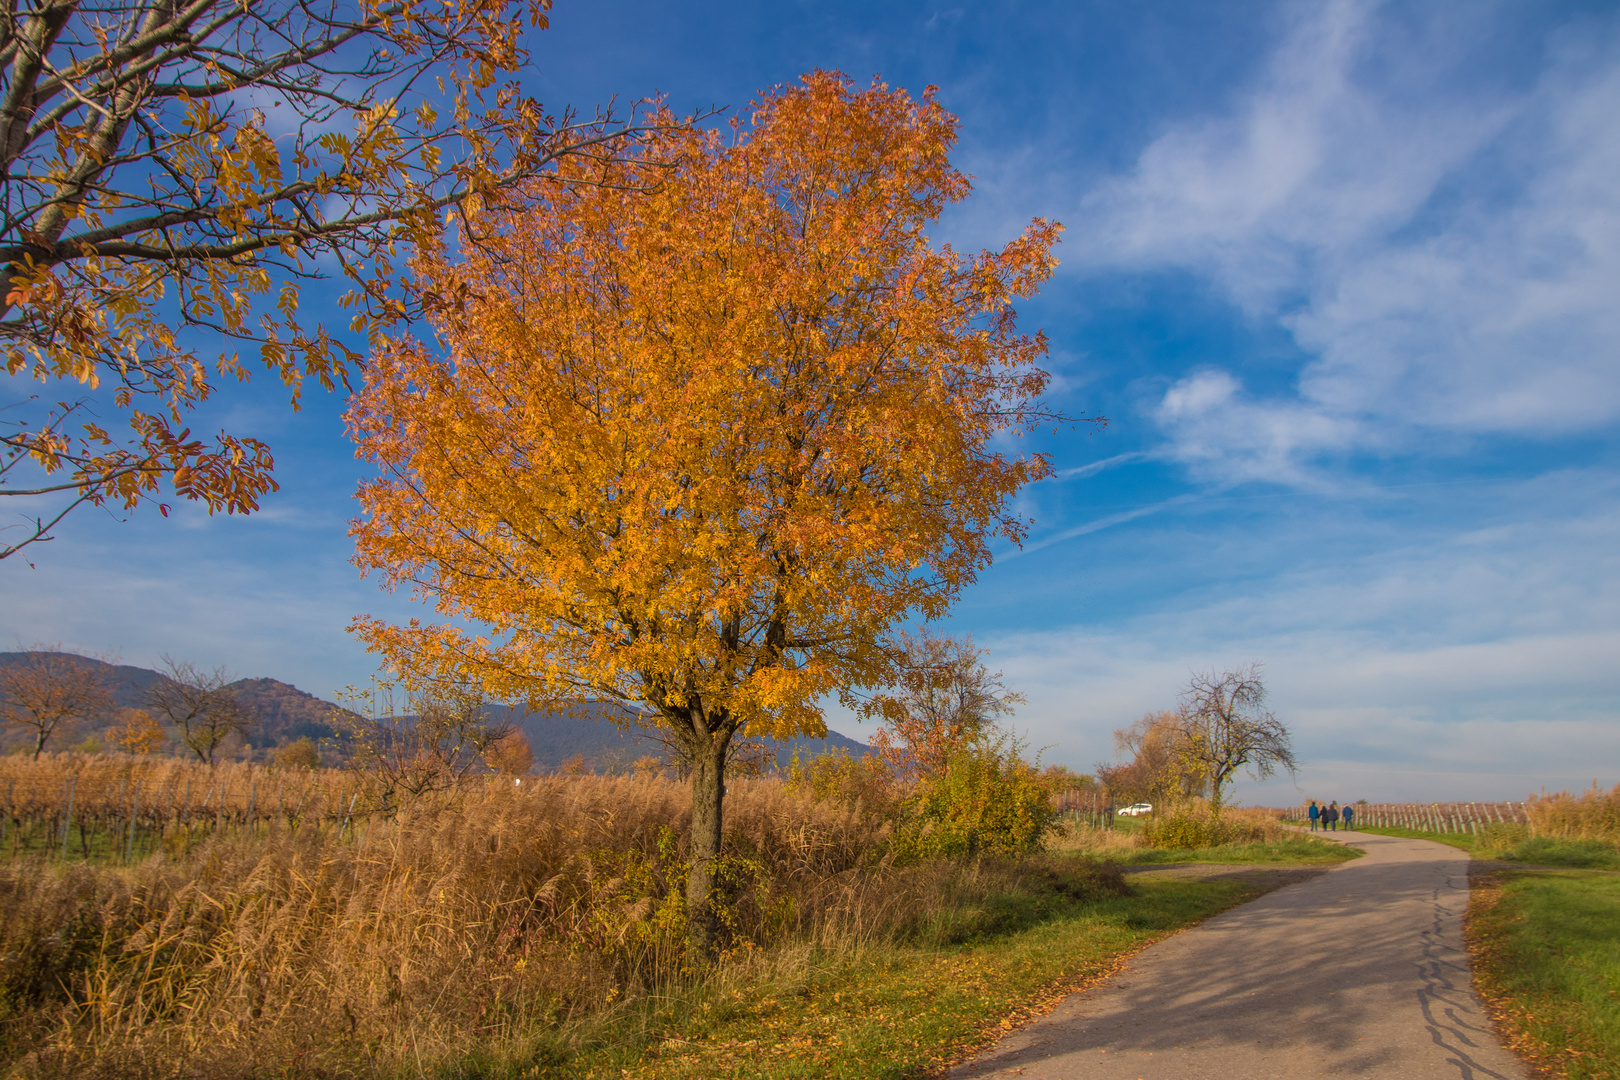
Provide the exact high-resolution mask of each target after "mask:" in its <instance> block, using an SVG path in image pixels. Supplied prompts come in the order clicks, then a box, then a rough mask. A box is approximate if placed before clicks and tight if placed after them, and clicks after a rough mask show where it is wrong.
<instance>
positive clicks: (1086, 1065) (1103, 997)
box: [950, 833, 1527, 1080]
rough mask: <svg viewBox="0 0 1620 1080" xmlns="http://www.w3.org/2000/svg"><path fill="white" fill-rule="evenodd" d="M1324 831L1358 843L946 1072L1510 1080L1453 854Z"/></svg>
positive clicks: (1423, 844) (1238, 1079)
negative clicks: (1467, 933)
mask: <svg viewBox="0 0 1620 1080" xmlns="http://www.w3.org/2000/svg"><path fill="white" fill-rule="evenodd" d="M1338 838H1339V839H1343V840H1346V841H1348V842H1350V843H1353V844H1355V845H1356V846H1358V847H1362V848H1365V849H1366V852H1367V854H1366V855H1365V856H1363V857H1362V858H1360V859H1356V860H1354V861H1352V862H1348V863H1344V864H1342V865H1340V866H1338V867H1335V868H1334V869H1333V870H1331V871H1329V872H1328V873H1325V874H1321V875H1319V876H1317V877H1314V878H1312V879H1311V880H1309V881H1304V882H1300V883H1299V884H1296V885H1289V886H1287V887H1286V888H1282V889H1279V890H1277V891H1276V892H1273V893H1268V894H1267V895H1265V896H1263V897H1261V898H1260V899H1258V900H1256V901H1254V902H1253V903H1250V904H1244V905H1243V906H1242V907H1237V908H1233V909H1232V910H1231V911H1228V912H1226V913H1225V914H1223V915H1218V916H1216V917H1215V918H1213V919H1210V920H1209V921H1208V922H1206V923H1204V924H1203V925H1201V926H1197V927H1194V928H1193V929H1191V930H1188V931H1186V932H1184V933H1180V934H1177V935H1175V936H1174V937H1171V938H1169V939H1167V940H1165V941H1163V942H1160V943H1159V944H1158V945H1155V946H1153V947H1152V948H1150V949H1146V950H1144V951H1142V952H1141V953H1139V954H1137V956H1136V957H1135V958H1134V959H1133V960H1132V961H1131V964H1130V966H1129V967H1128V968H1127V969H1126V970H1125V971H1124V972H1123V973H1121V974H1120V975H1117V976H1115V977H1114V978H1112V979H1110V980H1108V981H1107V982H1105V983H1102V984H1100V985H1098V986H1096V987H1094V988H1092V989H1090V990H1087V991H1086V992H1084V993H1081V994H1076V995H1074V996H1073V997H1071V998H1069V999H1067V1000H1066V1001H1064V1002H1063V1003H1062V1004H1061V1005H1059V1006H1058V1007H1057V1009H1056V1010H1054V1011H1053V1012H1052V1014H1051V1015H1049V1016H1047V1017H1045V1018H1043V1019H1041V1020H1038V1021H1036V1022H1035V1023H1033V1024H1031V1025H1030V1026H1028V1027H1026V1028H1024V1029H1022V1030H1021V1031H1017V1032H1014V1033H1013V1034H1012V1035H1009V1036H1008V1037H1007V1038H1005V1039H1003V1040H1002V1041H1001V1042H1000V1043H998V1044H997V1045H995V1046H993V1047H991V1048H990V1049H989V1050H986V1051H984V1052H983V1053H981V1054H980V1055H979V1056H978V1057H976V1058H974V1059H972V1060H970V1061H968V1062H966V1063H964V1064H962V1065H959V1066H958V1067H957V1068H956V1069H954V1070H952V1072H951V1074H950V1075H951V1076H952V1077H953V1078H967V1077H975V1078H978V1077H991V1076H995V1077H1007V1076H1021V1077H1027V1078H1029V1080H1036V1078H1049V1080H1139V1078H1140V1080H1201V1078H1209V1080H1299V1078H1303V1077H1314V1076H1377V1077H1400V1078H1402V1080H1483V1078H1486V1077H1495V1078H1500V1080H1525V1077H1526V1076H1527V1074H1526V1072H1525V1071H1524V1067H1523V1066H1522V1065H1520V1064H1519V1062H1518V1060H1517V1059H1516V1058H1514V1057H1513V1056H1512V1055H1511V1054H1510V1053H1508V1052H1507V1051H1506V1050H1504V1049H1503V1048H1502V1046H1501V1044H1500V1043H1499V1042H1498V1041H1497V1040H1496V1038H1495V1036H1493V1035H1492V1034H1491V1031H1490V1028H1489V1026H1488V1024H1487V1023H1486V1021H1485V1018H1484V1016H1483V1014H1482V1012H1481V1010H1480V1007H1479V1002H1478V1000H1477V999H1476V998H1475V997H1474V993H1473V985H1472V979H1471V978H1470V976H1469V973H1468V955H1467V953H1466V952H1464V951H1463V943H1462V916H1463V912H1464V911H1465V909H1466V908H1467V905H1468V855H1467V853H1466V852H1463V851H1459V850H1458V849H1456V848H1452V847H1447V846H1445V845H1444V844H1436V843H1432V842H1430V841H1427V840H1400V839H1395V838H1393V837H1386V836H1373V835H1370V834H1366V833H1340V834H1338Z"/></svg>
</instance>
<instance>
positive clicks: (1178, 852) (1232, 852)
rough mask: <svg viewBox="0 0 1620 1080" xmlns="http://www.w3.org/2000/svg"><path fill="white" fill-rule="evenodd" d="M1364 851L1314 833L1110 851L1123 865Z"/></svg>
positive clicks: (1323, 862) (1305, 862)
mask: <svg viewBox="0 0 1620 1080" xmlns="http://www.w3.org/2000/svg"><path fill="white" fill-rule="evenodd" d="M1361 854H1362V853H1361V852H1360V851H1358V850H1356V849H1355V848H1351V847H1346V846H1345V845H1343V844H1334V843H1329V842H1328V841H1326V840H1317V839H1314V838H1312V837H1299V838H1297V839H1294V838H1290V839H1287V840H1276V841H1273V842H1271V843H1269V844H1266V843H1260V844H1226V845H1223V846H1221V847H1210V848H1137V849H1136V850H1134V851H1121V852H1111V853H1110V857H1111V858H1113V859H1114V861H1116V862H1118V863H1120V864H1121V865H1123V866H1146V865H1155V864H1159V863H1221V864H1223V865H1224V864H1234V863H1235V864H1244V863H1249V864H1276V865H1287V866H1332V865H1333V864H1335V863H1341V862H1344V861H1346V860H1348V859H1357V858H1360V857H1361Z"/></svg>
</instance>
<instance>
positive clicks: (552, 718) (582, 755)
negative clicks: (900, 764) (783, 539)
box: [0, 652, 870, 772]
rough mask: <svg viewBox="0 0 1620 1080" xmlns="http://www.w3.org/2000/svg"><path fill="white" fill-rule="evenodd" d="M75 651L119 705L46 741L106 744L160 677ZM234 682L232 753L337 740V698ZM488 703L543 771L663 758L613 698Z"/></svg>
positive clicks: (807, 753) (816, 745) (802, 749)
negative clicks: (238, 732) (236, 732)
mask: <svg viewBox="0 0 1620 1080" xmlns="http://www.w3.org/2000/svg"><path fill="white" fill-rule="evenodd" d="M27 655H28V654H27V653H16V652H11V653H0V667H8V666H11V665H13V664H17V663H19V662H21V661H22V660H23V659H24V658H25V657H26V656H27ZM79 659H80V662H81V663H83V664H85V665H87V666H90V667H93V668H99V669H103V676H104V677H105V678H106V680H107V684H108V687H109V689H110V691H111V693H112V697H113V701H114V703H115V706H116V708H115V710H114V711H113V712H111V713H108V714H107V715H104V716H101V717H97V718H94V719H92V720H86V721H81V722H79V723H78V724H76V725H75V726H74V727H73V729H72V730H71V731H68V732H66V736H65V738H61V739H59V740H54V741H53V743H52V744H51V745H50V747H49V749H52V750H65V749H70V748H73V747H75V746H81V745H84V744H86V743H87V742H88V741H89V740H91V739H94V740H96V741H98V742H100V743H101V744H102V745H109V744H110V742H111V739H110V738H109V734H108V733H109V731H110V730H111V728H112V727H113V726H114V725H115V724H117V723H118V722H119V719H120V714H119V711H118V710H126V709H147V708H148V707H147V693H148V691H149V690H150V688H151V686H152V684H153V683H155V682H156V681H157V680H158V679H159V678H160V677H161V676H160V675H159V674H158V673H157V672H156V671H152V670H151V669H149V668H142V667H133V666H131V665H127V664H108V663H104V662H103V661H100V660H95V659H92V658H90V657H80V658H79ZM231 689H232V690H234V691H235V693H236V697H237V700H238V701H239V702H241V704H242V706H243V708H244V709H246V711H247V712H248V713H249V714H251V716H252V721H251V723H250V724H249V726H248V727H247V728H246V729H245V730H244V732H243V738H242V740H241V742H240V743H239V744H237V745H234V746H231V747H229V748H228V752H229V756H232V757H235V758H248V759H250V760H258V761H263V760H266V759H268V758H269V757H270V755H271V754H272V753H274V751H275V749H276V748H277V747H280V746H283V745H285V744H287V743H290V742H295V741H297V740H299V739H303V738H308V739H312V740H314V741H315V742H316V743H322V744H325V745H327V746H330V745H332V744H334V743H339V744H340V743H341V741H342V731H341V728H342V725H341V723H339V722H337V718H338V717H340V716H342V715H343V714H344V713H346V712H347V710H345V709H343V708H342V707H341V706H339V705H338V704H336V703H335V702H331V701H326V700H324V699H322V698H318V697H316V696H315V695H314V694H311V693H308V692H306V691H303V690H300V689H298V687H296V686H293V685H291V684H290V683H284V682H281V681H279V680H277V679H269V678H256V679H239V680H237V681H236V682H234V683H232V684H231ZM148 711H150V710H149V709H148ZM489 711H490V716H491V719H496V720H507V721H510V722H511V723H513V724H516V725H517V726H518V727H519V728H520V729H521V730H522V731H523V734H524V735H525V736H526V737H527V738H528V740H529V746H530V748H531V749H532V750H533V751H534V763H535V768H536V770H537V771H540V772H546V771H550V770H554V769H557V768H559V767H562V766H563V765H565V764H568V763H570V762H577V763H578V764H581V765H583V766H584V767H585V768H587V769H591V770H594V771H602V770H610V771H619V770H622V769H626V768H628V767H629V766H630V765H632V764H633V763H634V762H635V761H636V760H637V759H638V758H642V757H646V756H653V757H659V758H666V759H667V758H668V753H667V751H666V749H665V747H664V745H663V744H662V743H661V742H659V741H658V740H657V739H656V738H654V737H653V736H652V735H650V734H649V733H647V732H646V731H644V730H642V729H639V728H637V727H635V726H634V725H631V726H627V727H620V726H619V725H618V724H616V723H614V722H613V719H612V717H613V716H615V715H622V714H621V712H620V710H619V709H618V708H617V707H616V706H612V705H605V704H604V705H597V706H586V707H582V708H580V709H577V710H572V711H570V712H565V713H564V712H545V711H530V710H528V709H524V708H521V707H516V708H514V707H509V706H505V705H492V706H490V710H489ZM348 715H350V716H352V715H353V714H352V713H349V714H348ZM0 739H4V740H5V742H6V744H7V745H8V748H10V749H15V748H16V746H17V745H18V744H19V739H18V737H17V735H16V733H15V732H3V733H0ZM759 741H760V742H761V743H762V744H763V746H764V748H765V750H766V752H767V753H769V754H772V755H774V756H775V758H776V761H777V764H778V765H779V766H782V767H785V766H786V765H787V764H788V763H789V762H790V761H791V760H792V758H793V755H794V754H795V753H797V754H799V756H800V757H801V759H807V758H811V757H815V756H817V755H820V754H824V753H829V752H838V751H842V752H845V753H848V754H850V755H851V756H854V757H859V756H861V755H863V754H865V753H868V752H869V750H870V747H868V746H866V745H865V744H863V743H858V742H856V741H855V740H854V739H850V738H847V737H845V736H843V735H840V734H838V733H837V732H828V734H827V737H826V738H825V739H791V740H780V739H762V740H759ZM170 752H171V753H183V752H184V750H183V748H181V747H179V741H178V740H177V739H176V740H171V746H170Z"/></svg>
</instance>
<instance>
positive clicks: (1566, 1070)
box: [1469, 871, 1620, 1080]
mask: <svg viewBox="0 0 1620 1080" xmlns="http://www.w3.org/2000/svg"><path fill="white" fill-rule="evenodd" d="M1469 946H1470V951H1471V952H1472V954H1473V957H1474V973H1475V981H1476V983H1477V984H1478V987H1479V992H1480V996H1481V997H1483V998H1484V999H1485V1000H1486V1001H1487V1002H1488V1003H1489V1004H1490V1005H1491V1006H1492V1009H1493V1012H1494V1013H1495V1015H1496V1018H1497V1020H1498V1024H1499V1027H1500V1028H1501V1029H1503V1034H1504V1036H1505V1038H1506V1040H1507V1041H1508V1042H1509V1044H1510V1045H1512V1046H1513V1047H1514V1049H1516V1050H1518V1051H1519V1052H1520V1053H1522V1054H1524V1055H1525V1056H1527V1057H1529V1058H1530V1059H1531V1060H1533V1061H1534V1062H1536V1063H1537V1064H1538V1065H1540V1066H1542V1067H1543V1068H1544V1069H1545V1070H1546V1071H1547V1072H1548V1073H1550V1074H1552V1075H1557V1076H1563V1077H1567V1078H1568V1080H1599V1078H1613V1077H1616V1076H1620V877H1616V876H1613V875H1609V874H1601V873H1592V872H1581V871H1510V872H1506V873H1504V874H1502V875H1499V876H1497V877H1494V878H1492V879H1488V880H1487V881H1486V882H1484V883H1482V885H1481V886H1480V887H1479V888H1477V889H1476V892H1475V897H1474V904H1473V908H1472V911H1471V912H1470V918H1469Z"/></svg>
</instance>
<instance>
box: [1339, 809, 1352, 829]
mask: <svg viewBox="0 0 1620 1080" xmlns="http://www.w3.org/2000/svg"><path fill="white" fill-rule="evenodd" d="M1339 816H1340V817H1342V818H1344V827H1345V828H1347V829H1348V828H1350V827H1351V826H1352V825H1353V824H1355V820H1356V808H1355V807H1353V806H1351V805H1350V804H1349V803H1345V804H1344V809H1343V810H1341V811H1340V812H1339Z"/></svg>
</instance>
